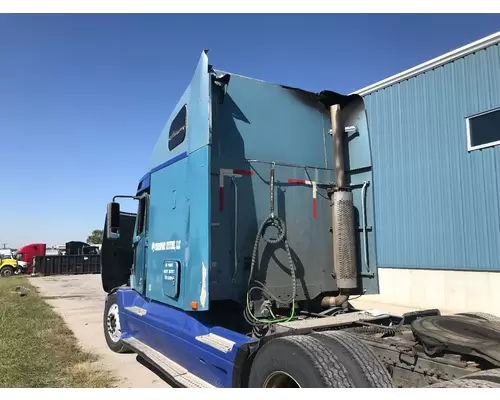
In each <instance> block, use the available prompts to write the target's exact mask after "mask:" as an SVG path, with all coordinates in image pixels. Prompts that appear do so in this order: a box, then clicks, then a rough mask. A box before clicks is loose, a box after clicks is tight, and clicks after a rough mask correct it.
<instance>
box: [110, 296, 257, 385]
mask: <svg viewBox="0 0 500 400" xmlns="http://www.w3.org/2000/svg"><path fill="white" fill-rule="evenodd" d="M117 299H118V301H117V303H118V307H119V310H120V325H121V329H122V337H123V338H126V337H130V336H133V337H135V338H136V339H138V340H140V341H142V342H143V343H145V344H147V345H148V346H151V347H152V348H154V349H156V350H158V351H160V352H161V353H162V354H165V355H167V356H168V357H169V358H170V359H171V360H173V361H174V362H176V363H178V364H180V365H182V366H183V367H184V368H186V369H187V370H189V372H191V373H193V374H195V375H196V376H198V377H200V378H201V379H203V380H205V381H206V382H208V383H210V384H212V385H214V386H216V387H232V386H233V374H234V367H235V362H236V356H237V354H238V350H239V349H240V348H241V347H242V346H244V345H247V344H250V343H253V342H255V339H252V338H250V337H248V336H245V335H240V334H238V333H235V332H232V331H229V330H227V329H224V328H221V327H218V326H206V325H205V324H203V323H201V322H199V321H198V319H197V318H196V315H199V314H197V313H186V312H183V311H180V310H177V309H175V308H173V307H168V306H164V305H162V304H158V303H155V302H151V301H147V300H145V299H144V298H143V297H141V296H139V295H138V294H137V293H136V292H135V291H133V290H131V289H127V288H120V289H119V290H118V291H117ZM129 306H137V307H140V308H143V309H144V310H146V315H145V316H143V317H140V316H138V315H137V314H134V313H131V312H129V311H126V310H125V307H129ZM209 333H214V334H216V335H219V336H223V337H226V338H227V339H229V340H232V341H233V342H235V345H234V347H233V349H232V350H231V351H230V352H229V353H224V352H221V351H218V350H215V349H214V348H213V347H210V346H208V345H206V344H204V343H201V342H200V341H198V340H196V339H195V337H196V336H199V335H207V334H209Z"/></svg>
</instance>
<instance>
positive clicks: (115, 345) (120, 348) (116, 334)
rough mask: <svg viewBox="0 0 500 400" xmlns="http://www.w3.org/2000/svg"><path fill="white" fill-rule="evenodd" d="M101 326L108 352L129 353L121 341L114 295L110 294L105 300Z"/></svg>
mask: <svg viewBox="0 0 500 400" xmlns="http://www.w3.org/2000/svg"><path fill="white" fill-rule="evenodd" d="M102 325H103V328H104V337H105V338H106V343H107V345H108V347H109V348H110V350H111V351H114V352H115V353H127V352H129V351H128V349H127V347H126V346H125V345H124V343H123V342H122V340H121V333H122V332H121V326H120V316H119V314H118V303H117V298H116V293H111V294H110V295H109V296H108V298H107V299H106V303H105V306H104V315H103V324H102Z"/></svg>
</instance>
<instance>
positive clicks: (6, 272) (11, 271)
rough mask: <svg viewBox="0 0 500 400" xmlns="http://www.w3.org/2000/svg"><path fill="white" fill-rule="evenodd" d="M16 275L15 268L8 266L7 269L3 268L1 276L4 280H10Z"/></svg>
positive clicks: (0, 272)
mask: <svg viewBox="0 0 500 400" xmlns="http://www.w3.org/2000/svg"><path fill="white" fill-rule="evenodd" d="M12 275H14V268H12V267H11V266H9V265H7V266H6V267H3V268H2V269H1V270H0V276H3V277H4V278H8V277H9V276H12Z"/></svg>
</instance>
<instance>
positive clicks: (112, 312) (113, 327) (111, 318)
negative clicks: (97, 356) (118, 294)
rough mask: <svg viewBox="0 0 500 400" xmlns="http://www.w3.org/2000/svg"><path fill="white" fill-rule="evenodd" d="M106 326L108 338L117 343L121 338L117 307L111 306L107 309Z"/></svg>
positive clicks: (115, 305)
mask: <svg viewBox="0 0 500 400" xmlns="http://www.w3.org/2000/svg"><path fill="white" fill-rule="evenodd" d="M106 325H107V329H108V335H109V338H110V339H111V340H112V341H113V342H115V343H117V342H118V341H119V340H120V337H121V334H122V332H121V329H120V317H119V315H118V305H117V304H113V305H112V306H111V307H109V310H108V316H107V318H106Z"/></svg>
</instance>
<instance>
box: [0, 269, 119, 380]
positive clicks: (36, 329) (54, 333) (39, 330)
mask: <svg viewBox="0 0 500 400" xmlns="http://www.w3.org/2000/svg"><path fill="white" fill-rule="evenodd" d="M19 286H21V287H22V289H21V291H22V292H26V293H27V295H26V296H20V295H19V293H18V292H16V291H15V290H16V287H19ZM23 288H27V289H29V291H25V290H24V289H23ZM96 361H97V357H96V356H95V355H93V354H91V353H88V352H86V351H84V350H82V349H81V348H80V347H79V345H78V342H77V340H76V338H75V337H74V335H73V333H72V332H71V330H70V329H69V328H68V327H67V326H66V324H65V322H64V320H63V319H62V318H61V317H60V316H59V314H57V313H56V312H55V311H54V310H53V309H52V307H51V306H50V305H48V304H47V303H46V302H45V301H43V300H42V298H41V297H40V296H39V295H38V293H37V291H36V289H35V288H34V287H33V286H31V285H30V284H29V283H28V280H27V279H26V278H24V277H10V278H0V388H6V387H10V388H20V387H22V388H47V387H52V388H63V387H64V388H75V387H76V388H89V387H91V388H96V387H110V386H113V382H114V380H113V379H112V378H111V376H110V374H109V373H108V372H107V371H103V370H102V369H100V368H99V366H98V365H97V364H96Z"/></svg>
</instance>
